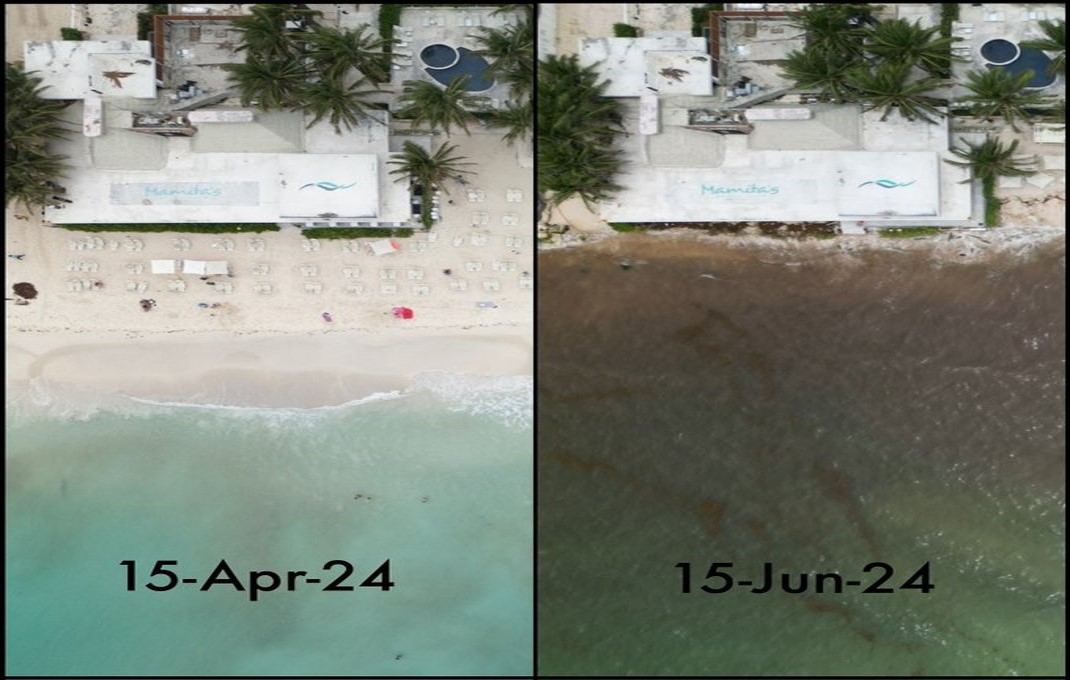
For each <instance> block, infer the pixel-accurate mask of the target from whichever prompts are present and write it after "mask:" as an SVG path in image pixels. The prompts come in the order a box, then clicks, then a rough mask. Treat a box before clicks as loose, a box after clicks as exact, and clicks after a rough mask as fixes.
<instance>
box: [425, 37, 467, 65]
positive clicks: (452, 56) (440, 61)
mask: <svg viewBox="0 0 1070 680" xmlns="http://www.w3.org/2000/svg"><path fill="white" fill-rule="evenodd" d="M458 59H460V55H459V54H458V53H457V50H455V49H453V48H452V47H450V46H449V45H443V44H441V43H436V44H434V45H428V46H427V47H425V48H423V49H422V50H420V60H421V61H423V62H424V64H425V65H426V66H427V68H433V69H440V68H449V67H450V66H453V65H454V64H456V63H457V60H458Z"/></svg>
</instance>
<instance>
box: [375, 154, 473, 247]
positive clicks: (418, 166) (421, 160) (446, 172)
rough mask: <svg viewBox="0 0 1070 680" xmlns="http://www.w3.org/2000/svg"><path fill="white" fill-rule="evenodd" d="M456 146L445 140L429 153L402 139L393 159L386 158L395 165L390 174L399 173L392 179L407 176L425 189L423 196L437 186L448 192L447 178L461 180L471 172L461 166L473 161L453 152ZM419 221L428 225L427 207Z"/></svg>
mask: <svg viewBox="0 0 1070 680" xmlns="http://www.w3.org/2000/svg"><path fill="white" fill-rule="evenodd" d="M456 150H457V146H456V145H451V144H449V143H446V142H444V143H443V144H442V145H441V146H439V147H438V149H437V150H436V151H435V152H434V153H428V152H427V151H426V150H425V149H424V148H423V147H422V146H419V145H418V144H414V143H413V142H405V144H404V146H402V148H401V152H400V153H397V154H394V160H391V161H387V163H388V164H389V165H396V166H398V167H397V168H395V169H394V170H391V171H390V174H391V175H399V177H398V179H396V180H394V181H395V182H400V181H402V180H404V179H408V180H409V181H410V182H411V183H412V184H415V185H418V186H420V187H423V188H424V189H425V190H426V193H425V194H424V195H425V196H426V195H428V194H430V193H431V192H432V191H436V190H441V191H443V192H445V193H447V194H448V193H449V190H448V189H446V182H447V181H454V182H463V181H464V177H465V175H472V174H474V173H473V172H472V171H471V170H466V169H464V166H466V165H475V164H474V163H469V162H467V161H466V160H465V158H464V156H460V155H457V154H456V153H454V152H455V151H456ZM422 221H423V223H424V226H425V227H430V226H431V211H430V210H426V209H425V210H424V211H423V213H422Z"/></svg>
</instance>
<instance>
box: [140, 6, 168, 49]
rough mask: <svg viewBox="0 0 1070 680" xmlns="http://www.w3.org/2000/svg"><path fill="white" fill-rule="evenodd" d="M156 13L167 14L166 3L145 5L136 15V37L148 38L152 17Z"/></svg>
mask: <svg viewBox="0 0 1070 680" xmlns="http://www.w3.org/2000/svg"><path fill="white" fill-rule="evenodd" d="M156 14H167V5H145V11H144V12H139V13H138V15H137V39H138V40H148V39H149V33H150V32H152V17H153V15H156Z"/></svg>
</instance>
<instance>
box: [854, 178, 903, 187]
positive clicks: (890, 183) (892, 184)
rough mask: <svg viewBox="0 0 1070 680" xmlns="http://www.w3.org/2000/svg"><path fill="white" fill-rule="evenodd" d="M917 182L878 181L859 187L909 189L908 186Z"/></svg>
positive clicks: (863, 183)
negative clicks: (868, 185)
mask: <svg viewBox="0 0 1070 680" xmlns="http://www.w3.org/2000/svg"><path fill="white" fill-rule="evenodd" d="M917 181H918V180H916V179H912V180H910V181H909V182H896V181H894V180H890V179H878V180H876V181H872V180H871V181H869V182H862V183H861V184H859V185H858V186H859V187H864V186H866V185H867V184H876V185H877V186H879V187H881V188H882V189H897V188H899V187H908V186H910V185H911V184H914V183H915V182H917Z"/></svg>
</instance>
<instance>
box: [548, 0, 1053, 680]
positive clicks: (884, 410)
mask: <svg viewBox="0 0 1070 680" xmlns="http://www.w3.org/2000/svg"><path fill="white" fill-rule="evenodd" d="M1064 18H1065V8H1064V6H1063V5H1057V4H1028V5H1025V4H985V5H970V4H954V3H952V4H907V3H893V4H883V5H879V6H878V5H834V4H812V5H802V4H757V3H754V4H729V5H710V4H707V5H699V4H691V3H656V4H655V3H596V4H566V3H560V4H550V3H546V4H541V5H540V6H539V27H538V35H539V42H538V50H539V66H538V79H537V82H538V100H537V106H538V120H539V121H540V123H539V127H538V130H537V158H538V162H537V181H538V186H539V190H540V195H541V197H542V198H543V199H544V202H543V204H542V205H541V206H540V208H541V209H542V212H541V215H540V221H539V225H538V229H539V237H540V241H541V242H542V243H543V244H544V245H543V250H542V251H541V252H540V254H539V257H538V270H539V285H538V289H539V295H538V300H537V311H536V314H537V318H538V319H539V323H538V333H537V348H538V352H537V356H538V361H537V376H538V380H537V395H538V398H537V400H536V403H537V409H536V429H537V431H538V433H539V436H538V438H537V450H536V461H537V462H536V465H537V489H538V494H537V506H538V507H537V524H538V531H537V537H538V562H537V584H538V590H537V601H538V606H537V619H538V622H537V631H538V641H539V645H538V651H537V660H538V669H539V672H540V673H541V674H544V675H546V676H571V677H576V676H594V675H602V676H610V677H624V676H645V677H687V676H712V677H747V676H779V677H788V676H809V677H867V676H884V677H910V676H915V677H919V676H920V677H947V676H962V677H996V676H1009V675H1021V676H1027V675H1033V676H1048V677H1062V676H1064V675H1065V670H1066V669H1065V647H1064V640H1065V550H1064V545H1065V515H1064V512H1065V484H1064V480H1065V445H1066V441H1065V416H1064V412H1065V384H1066V383H1065V350H1066V338H1065V323H1066V315H1065V303H1066V247H1065V226H1066V225H1065V162H1066V159H1065V117H1064V109H1065V103H1064V102H1065V66H1064V51H1065V37H1064V36H1065V34H1064V30H1065V29H1064V26H1065V22H1064ZM577 158H582V159H583V160H584V163H582V164H577V163H575V162H574V159H577Z"/></svg>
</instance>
